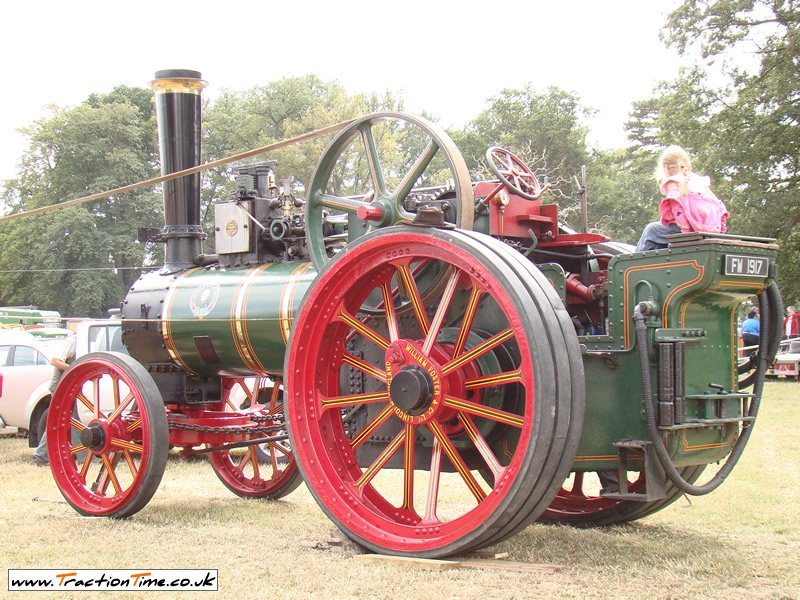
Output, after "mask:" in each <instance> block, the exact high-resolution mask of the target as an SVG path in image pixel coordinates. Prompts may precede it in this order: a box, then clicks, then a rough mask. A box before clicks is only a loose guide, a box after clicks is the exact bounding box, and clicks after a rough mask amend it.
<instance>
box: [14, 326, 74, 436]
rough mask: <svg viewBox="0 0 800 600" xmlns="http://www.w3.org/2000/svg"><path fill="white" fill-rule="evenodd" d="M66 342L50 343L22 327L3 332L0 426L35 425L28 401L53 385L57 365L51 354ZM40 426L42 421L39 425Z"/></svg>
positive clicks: (24, 426)
mask: <svg viewBox="0 0 800 600" xmlns="http://www.w3.org/2000/svg"><path fill="white" fill-rule="evenodd" d="M63 344H64V341H63V340H61V341H59V345H56V344H55V342H48V343H47V344H46V345H45V344H43V343H42V342H41V341H39V340H37V339H36V338H35V337H34V336H32V335H31V334H29V333H27V332H25V331H21V330H17V331H15V330H4V331H0V425H1V426H3V427H17V428H18V429H21V430H28V429H30V427H31V422H30V412H29V409H30V407H29V405H28V401H29V399H30V398H31V396H32V395H33V394H34V391H36V390H38V389H39V388H40V387H42V386H44V387H45V389H47V388H48V387H49V386H50V380H51V378H52V376H53V367H52V365H50V357H51V356H54V355H55V354H56V353H58V352H59V351H60V347H63ZM43 423H44V421H42V424H43ZM35 425H36V426H37V427H38V426H39V422H38V421H37V423H36V424H35Z"/></svg>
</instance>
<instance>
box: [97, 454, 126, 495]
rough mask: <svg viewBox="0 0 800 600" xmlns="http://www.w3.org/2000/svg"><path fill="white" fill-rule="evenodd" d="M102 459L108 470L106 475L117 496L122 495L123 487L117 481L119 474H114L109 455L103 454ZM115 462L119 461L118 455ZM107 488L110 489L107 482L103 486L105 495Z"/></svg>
mask: <svg viewBox="0 0 800 600" xmlns="http://www.w3.org/2000/svg"><path fill="white" fill-rule="evenodd" d="M100 458H101V460H102V461H103V466H105V468H106V470H105V473H106V475H107V477H108V479H109V480H110V481H111V485H112V486H113V487H114V491H115V492H116V493H117V494H119V493H121V492H122V486H121V485H120V483H119V480H118V479H117V474H116V473H115V472H114V467H113V466H112V464H111V463H112V461H110V460H108V455H107V454H103V455H102V456H101V457H100ZM113 460H114V461H116V460H118V459H117V456H116V454H115V455H114V459H113ZM106 487H108V483H107V482H105V483H104V485H103V486H102V490H103V492H104V493H105V488H106Z"/></svg>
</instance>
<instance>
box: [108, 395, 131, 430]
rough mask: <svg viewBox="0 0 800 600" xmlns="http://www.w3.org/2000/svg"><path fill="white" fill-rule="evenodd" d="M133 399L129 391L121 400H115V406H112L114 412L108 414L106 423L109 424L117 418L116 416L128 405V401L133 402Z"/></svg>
mask: <svg viewBox="0 0 800 600" xmlns="http://www.w3.org/2000/svg"><path fill="white" fill-rule="evenodd" d="M133 400H134V397H133V394H130V393H129V394H128V395H127V396H125V399H124V400H123V401H122V402H119V401H117V402H115V404H114V406H115V407H116V408H114V412H112V413H111V414H110V415H108V423H109V424H111V423H113V422H114V421H115V420H116V419H117V417H119V416H120V415H121V414H122V411H123V410H125V409H126V408H128V405H130V403H131V402H133Z"/></svg>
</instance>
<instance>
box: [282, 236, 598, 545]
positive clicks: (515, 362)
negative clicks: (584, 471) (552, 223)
mask: <svg viewBox="0 0 800 600" xmlns="http://www.w3.org/2000/svg"><path fill="white" fill-rule="evenodd" d="M511 254H512V251H511V250H508V249H507V248H506V247H505V246H503V245H502V244H493V243H490V241H489V240H488V238H486V239H483V238H481V237H479V236H476V235H474V234H471V233H467V232H459V231H447V230H432V229H424V228H416V227H398V228H391V229H387V230H384V231H380V232H376V233H373V234H369V235H367V236H364V238H362V239H360V240H358V241H357V242H355V243H353V244H350V245H349V246H348V248H347V252H343V253H341V254H340V255H337V257H335V258H334V259H333V261H331V263H329V265H328V266H326V267H325V269H323V271H322V272H321V273H320V275H319V277H318V279H317V281H316V283H315V285H314V286H313V287H312V288H311V290H310V291H309V293H308V295H307V296H306V298H305V300H304V302H303V306H302V308H301V311H300V315H299V316H298V320H297V322H296V324H295V328H294V331H293V334H292V338H291V340H290V343H289V352H288V354H287V359H286V366H285V373H286V387H287V409H288V410H287V413H288V422H289V427H290V434H291V441H292V449H293V451H294V452H295V455H296V457H297V460H298V463H299V466H300V468H301V470H302V471H303V473H304V475H305V480H306V483H307V485H308V486H309V488H310V490H311V492H312V494H313V495H314V496H315V498H316V499H317V501H318V503H319V504H320V505H321V506H322V508H323V509H324V510H325V511H326V513H327V514H328V515H329V516H330V517H331V518H332V520H333V521H334V522H335V523H336V524H337V525H338V526H339V527H340V528H341V529H342V530H343V531H345V533H347V534H348V535H349V536H350V537H351V538H353V539H354V540H356V541H357V542H359V543H361V544H363V545H365V546H367V547H370V548H372V549H374V550H377V551H380V552H387V553H392V554H398V555H414V556H431V557H433V556H444V555H447V554H453V553H456V552H464V551H468V550H472V549H476V548H479V547H482V546H484V545H487V544H489V543H495V542H498V541H500V540H502V539H504V538H505V537H508V536H509V535H512V534H513V533H514V532H516V531H518V530H519V529H520V528H522V527H524V526H525V525H526V524H527V523H529V522H530V521H531V520H533V519H535V518H536V517H537V516H538V515H539V513H540V512H541V511H542V510H544V509H545V508H546V506H547V504H548V503H549V502H550V500H551V498H552V497H553V495H554V494H555V493H556V492H557V490H558V488H559V485H560V483H561V482H562V481H563V479H564V477H566V474H567V472H568V469H569V466H570V465H571V463H572V460H573V458H574V453H575V450H576V448H577V442H578V436H579V434H580V426H579V425H578V427H577V428H573V427H570V424H571V423H572V422H574V423H578V424H579V423H580V419H581V417H582V408H583V405H582V402H583V390H582V387H581V386H582V378H580V379H579V380H578V381H579V383H575V384H574V385H573V383H572V377H573V375H574V374H576V373H578V372H580V374H581V375H582V370H581V369H582V366H581V364H582V363H581V360H580V353H579V350H578V345H577V339H576V338H575V337H574V335H575V334H574V329H573V328H572V327H571V326H567V325H568V324H569V317H568V315H567V314H566V311H565V310H564V309H563V307H562V306H561V304H560V302H559V300H558V297H557V296H555V294H554V293H553V292H552V290H551V289H550V285H549V283H548V282H547V280H546V279H545V278H544V277H543V276H542V275H541V274H540V273H539V272H538V271H536V270H535V268H533V267H532V266H531V265H530V263H527V266H526V264H524V263H519V262H517V261H516V259H514V258H512V257H511ZM420 263H425V264H428V265H434V266H435V267H436V269H437V270H438V272H440V273H443V274H444V279H445V282H446V283H445V285H444V286H443V291H442V293H441V294H440V295H438V296H437V297H436V298H428V299H426V298H424V295H423V294H421V293H420V285H419V282H418V281H417V278H418V277H421V275H417V274H415V273H417V271H415V266H416V265H418V264H420ZM376 297H377V298H380V299H381V300H380V302H378V303H376V302H375V301H374V299H375V298H376ZM376 306H379V307H380V308H379V309H378V310H376V309H375V307H376ZM401 306H410V307H412V308H413V310H407V311H403V314H400V313H398V310H397V309H398V308H399V307H401Z"/></svg>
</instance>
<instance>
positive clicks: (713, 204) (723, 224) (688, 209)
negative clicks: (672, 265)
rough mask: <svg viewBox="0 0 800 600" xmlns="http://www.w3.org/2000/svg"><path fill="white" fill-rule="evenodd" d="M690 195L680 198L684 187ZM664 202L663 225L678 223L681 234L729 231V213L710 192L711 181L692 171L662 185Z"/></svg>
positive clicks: (661, 205)
mask: <svg viewBox="0 0 800 600" xmlns="http://www.w3.org/2000/svg"><path fill="white" fill-rule="evenodd" d="M683 182H686V184H687V187H688V192H687V193H686V194H685V195H683V196H682V195H681V192H680V188H681V184H682V183H683ZM661 191H662V193H663V194H664V199H663V200H662V201H661V204H660V205H659V207H658V209H659V211H660V212H661V222H662V223H663V224H664V225H669V224H670V223H677V224H678V226H679V227H680V228H681V231H684V232H686V231H705V232H709V233H725V232H726V231H727V230H728V211H727V209H726V208H725V205H724V204H723V203H722V201H721V200H720V199H719V198H717V197H716V195H714V192H712V191H711V179H710V178H708V177H706V176H704V175H698V174H697V173H692V172H691V171H689V172H688V173H686V174H685V175H684V174H683V173H678V174H676V175H671V176H669V177H667V179H665V180H664V181H662V182H661Z"/></svg>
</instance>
